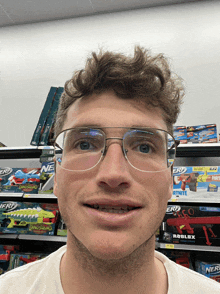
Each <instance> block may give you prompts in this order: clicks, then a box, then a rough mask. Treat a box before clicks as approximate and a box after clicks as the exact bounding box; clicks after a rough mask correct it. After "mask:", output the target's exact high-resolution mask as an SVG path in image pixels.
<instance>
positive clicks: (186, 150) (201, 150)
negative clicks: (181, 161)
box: [176, 143, 220, 157]
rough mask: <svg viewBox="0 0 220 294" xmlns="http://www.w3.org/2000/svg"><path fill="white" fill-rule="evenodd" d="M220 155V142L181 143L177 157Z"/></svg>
mask: <svg viewBox="0 0 220 294" xmlns="http://www.w3.org/2000/svg"><path fill="white" fill-rule="evenodd" d="M206 156H209V157H218V156H219V157H220V143H209V144H180V145H179V146H178V147H177V152H176V157H206Z"/></svg>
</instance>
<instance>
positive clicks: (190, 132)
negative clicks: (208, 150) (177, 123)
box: [187, 124, 218, 143]
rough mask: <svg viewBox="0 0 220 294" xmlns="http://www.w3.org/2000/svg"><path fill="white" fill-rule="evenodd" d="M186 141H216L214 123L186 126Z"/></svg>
mask: <svg viewBox="0 0 220 294" xmlns="http://www.w3.org/2000/svg"><path fill="white" fill-rule="evenodd" d="M187 140H188V143H216V142H218V136H217V127H216V124H211V125H199V126H191V127H187Z"/></svg>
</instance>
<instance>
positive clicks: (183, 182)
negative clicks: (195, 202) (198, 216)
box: [173, 166, 220, 198]
mask: <svg viewBox="0 0 220 294" xmlns="http://www.w3.org/2000/svg"><path fill="white" fill-rule="evenodd" d="M219 187H220V167H219V166H184V167H180V166H179V167H174V169H173V198H176V197H181V196H191V197H197V196H198V197H202V198H203V197H210V196H212V197H215V196H220V189H219Z"/></svg>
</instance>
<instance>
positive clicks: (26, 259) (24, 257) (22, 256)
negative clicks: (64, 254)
mask: <svg viewBox="0 0 220 294" xmlns="http://www.w3.org/2000/svg"><path fill="white" fill-rule="evenodd" d="M46 256H47V255H46V254H33V253H13V254H11V256H10V262H9V267H8V270H12V269H14V268H17V267H19V266H22V265H25V264H28V263H31V262H34V261H37V260H40V259H42V258H44V257H46Z"/></svg>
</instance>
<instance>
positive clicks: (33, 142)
mask: <svg viewBox="0 0 220 294" xmlns="http://www.w3.org/2000/svg"><path fill="white" fill-rule="evenodd" d="M56 92H57V87H51V88H50V91H49V93H48V96H47V99H46V102H45V104H44V107H43V110H42V112H41V115H40V117H39V121H38V123H37V126H36V129H35V131H34V134H33V137H32V139H31V145H34V146H37V145H39V141H40V137H41V135H42V133H43V131H44V128H45V124H46V121H47V117H48V115H49V113H50V109H51V107H52V104H53V101H54V99H55V96H56Z"/></svg>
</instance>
